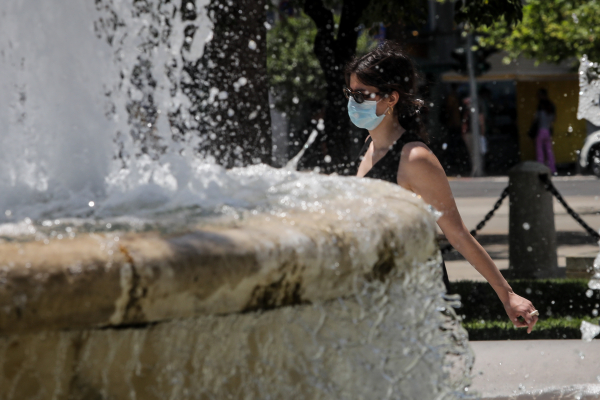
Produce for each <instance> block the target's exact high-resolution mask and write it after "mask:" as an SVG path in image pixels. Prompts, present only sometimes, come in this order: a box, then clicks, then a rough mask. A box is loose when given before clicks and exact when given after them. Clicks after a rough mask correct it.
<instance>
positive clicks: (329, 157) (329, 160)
mask: <svg viewBox="0 0 600 400" xmlns="http://www.w3.org/2000/svg"><path fill="white" fill-rule="evenodd" d="M324 160H325V162H326V163H330V162H331V156H330V155H326V156H325V158H324Z"/></svg>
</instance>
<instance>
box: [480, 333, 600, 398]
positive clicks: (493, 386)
mask: <svg viewBox="0 0 600 400" xmlns="http://www.w3.org/2000/svg"><path fill="white" fill-rule="evenodd" d="M471 347H472V348H473V350H474V352H475V366H474V368H473V385H472V386H471V388H470V391H477V392H478V393H480V394H481V396H482V398H483V399H492V398H496V399H523V400H524V399H536V400H542V399H581V400H584V399H598V398H600V340H594V341H592V342H584V341H582V340H529V341H519V340H516V341H515V340H512V341H510V340H507V341H480V342H471Z"/></svg>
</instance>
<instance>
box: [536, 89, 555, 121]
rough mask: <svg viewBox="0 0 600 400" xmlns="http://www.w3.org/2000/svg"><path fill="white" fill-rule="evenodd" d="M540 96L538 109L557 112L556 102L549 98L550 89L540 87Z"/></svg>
mask: <svg viewBox="0 0 600 400" xmlns="http://www.w3.org/2000/svg"><path fill="white" fill-rule="evenodd" d="M538 96H540V97H541V98H540V101H539V103H538V110H543V111H546V112H547V113H548V114H553V115H554V114H556V107H554V103H552V102H551V101H550V99H549V98H548V91H547V90H546V89H544V88H540V89H539V90H538Z"/></svg>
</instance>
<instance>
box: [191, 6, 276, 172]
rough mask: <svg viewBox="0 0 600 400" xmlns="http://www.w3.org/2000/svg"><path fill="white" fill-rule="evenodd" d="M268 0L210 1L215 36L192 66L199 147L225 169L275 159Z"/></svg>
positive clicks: (267, 162) (268, 162)
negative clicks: (268, 49)
mask: <svg viewBox="0 0 600 400" xmlns="http://www.w3.org/2000/svg"><path fill="white" fill-rule="evenodd" d="M185 1H186V0H183V2H185ZM266 1H267V0H228V1H225V0H212V1H211V3H210V4H209V6H208V12H209V16H210V18H211V20H212V22H213V24H214V29H213V38H212V40H210V41H209V42H208V43H207V44H206V46H205V49H204V54H203V56H202V59H201V60H199V62H198V63H196V64H194V65H192V64H190V65H189V66H188V70H189V73H190V75H195V79H194V84H196V85H197V86H196V87H197V88H199V90H198V92H197V97H196V99H195V102H196V104H197V111H198V114H197V115H198V117H197V119H200V120H201V122H200V124H199V126H198V130H199V131H200V134H201V136H202V137H203V141H202V142H201V144H200V148H199V151H200V152H201V153H204V154H206V155H209V156H213V157H214V158H215V160H216V161H217V162H218V163H219V164H221V165H223V166H225V167H227V168H231V167H234V166H245V165H249V164H257V163H266V164H270V163H271V162H272V160H271V152H272V141H271V119H270V114H269V96H268V78H267V57H266V54H267V44H266V43H267V42H266V38H267V31H266V28H265V21H266V12H265V5H266ZM182 7H183V6H182ZM240 11H241V12H240ZM197 39H200V38H197Z"/></svg>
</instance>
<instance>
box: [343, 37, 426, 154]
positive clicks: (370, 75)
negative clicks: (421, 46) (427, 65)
mask: <svg viewBox="0 0 600 400" xmlns="http://www.w3.org/2000/svg"><path fill="white" fill-rule="evenodd" d="M352 74H356V77H357V78H358V80H359V81H360V82H362V83H364V84H365V85H368V86H374V87H376V88H377V89H378V90H379V91H380V92H382V93H386V94H389V93H392V92H398V94H399V95H400V98H399V100H398V103H397V104H396V107H394V114H395V115H396V116H397V118H398V122H399V123H400V125H401V126H402V127H403V128H404V129H406V131H407V132H410V133H414V134H416V135H418V136H419V137H420V138H421V139H423V140H424V141H425V142H426V143H428V142H429V139H428V137H427V133H426V132H425V129H424V125H423V118H422V117H423V116H422V113H423V112H425V111H426V108H425V106H424V103H423V100H421V99H419V98H418V97H417V81H418V78H419V75H418V74H417V71H416V69H415V66H414V64H413V62H412V60H411V59H410V58H409V57H408V56H407V55H406V53H405V52H404V51H403V50H402V48H401V47H400V46H399V45H398V44H396V43H394V42H391V41H385V42H383V44H381V45H380V46H379V47H377V48H376V49H375V50H372V51H370V52H369V53H367V54H365V55H364V56H361V57H355V58H354V59H353V60H352V61H350V62H349V63H348V65H346V69H345V71H344V77H345V79H346V85H347V86H350V76H351V75H352Z"/></svg>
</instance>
